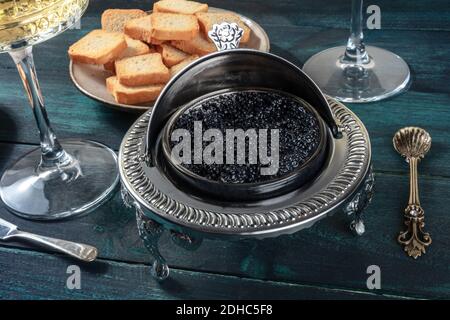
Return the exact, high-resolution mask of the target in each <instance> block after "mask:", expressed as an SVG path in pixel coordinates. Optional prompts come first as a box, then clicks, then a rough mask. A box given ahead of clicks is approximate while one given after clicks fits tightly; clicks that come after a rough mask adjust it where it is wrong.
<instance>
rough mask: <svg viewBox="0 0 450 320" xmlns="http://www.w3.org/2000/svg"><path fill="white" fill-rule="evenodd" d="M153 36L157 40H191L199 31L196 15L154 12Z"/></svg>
mask: <svg viewBox="0 0 450 320" xmlns="http://www.w3.org/2000/svg"><path fill="white" fill-rule="evenodd" d="M151 16H152V28H153V31H152V38H155V39H156V40H163V41H167V40H190V39H192V38H194V37H195V36H196V35H197V34H198V33H199V26H198V23H197V18H196V17H195V16H194V15H185V14H176V13H158V12H157V13H153V14H152V15H151Z"/></svg>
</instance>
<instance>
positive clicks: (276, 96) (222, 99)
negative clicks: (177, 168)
mask: <svg viewBox="0 0 450 320" xmlns="http://www.w3.org/2000/svg"><path fill="white" fill-rule="evenodd" d="M194 121H201V122H202V130H203V132H205V131H206V130H208V129H219V130H220V131H221V132H222V133H223V136H224V139H223V140H224V141H223V150H225V144H226V141H225V136H226V135H225V130H226V129H233V130H236V129H242V130H244V131H246V130H248V129H256V130H257V131H258V130H259V129H268V132H269V133H268V135H267V141H268V148H267V150H268V154H269V155H270V141H271V139H270V137H271V135H270V130H271V129H278V130H279V131H278V132H279V164H278V168H279V169H278V171H277V172H276V173H275V174H273V175H262V174H261V168H262V167H267V165H262V164H261V163H260V161H259V157H258V162H257V163H256V164H250V163H249V161H248V157H246V161H245V164H227V163H226V161H225V159H224V161H223V164H209V165H208V164H205V163H202V164H193V163H192V164H186V163H182V166H183V167H185V168H186V169H188V170H190V171H191V172H193V173H195V174H197V175H199V176H202V177H205V178H207V179H209V180H213V181H220V182H225V183H254V182H262V181H268V180H272V179H274V178H278V177H282V176H285V175H287V174H289V173H290V172H292V171H294V170H295V169H296V168H298V167H299V166H301V165H302V164H304V163H305V162H306V161H307V160H308V159H309V158H310V157H311V156H312V155H313V154H314V152H315V151H316V149H317V147H318V145H319V142H320V138H321V137H320V127H319V123H318V119H317V118H316V116H315V115H314V114H313V113H312V112H311V111H309V110H308V109H306V108H305V107H304V106H303V104H302V102H301V101H299V100H297V99H294V98H293V97H290V96H289V95H284V94H282V93H278V92H271V91H255V90H248V91H238V92H231V93H224V94H220V95H217V96H213V97H211V98H207V99H205V100H202V101H200V102H199V103H197V104H196V105H195V106H193V107H191V108H189V109H187V110H186V111H185V112H184V113H183V114H182V115H181V116H179V117H178V119H177V120H176V121H175V123H174V125H173V127H172V131H171V132H173V130H175V129H187V130H188V131H189V132H190V134H191V136H192V137H193V136H194ZM193 140H194V139H192V141H191V144H192V159H193V158H194V142H193ZM180 141H181V139H180ZM177 143H179V141H171V142H170V147H171V148H174V146H175V145H176V144H177ZM209 143H210V142H208V141H206V142H205V141H203V148H205V146H207V145H208V144H209ZM248 147H249V143H248V140H247V141H246V150H248ZM223 156H224V158H225V151H224V152H223Z"/></svg>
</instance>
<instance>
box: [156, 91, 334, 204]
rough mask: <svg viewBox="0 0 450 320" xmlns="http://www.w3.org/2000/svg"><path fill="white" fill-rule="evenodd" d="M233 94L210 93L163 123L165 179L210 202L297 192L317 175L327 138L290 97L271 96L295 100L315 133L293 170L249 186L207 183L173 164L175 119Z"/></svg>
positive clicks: (320, 126)
mask: <svg viewBox="0 0 450 320" xmlns="http://www.w3.org/2000/svg"><path fill="white" fill-rule="evenodd" d="M243 91H252V92H258V91H262V92H271V91H272V90H270V91H269V90H267V89H265V90H258V89H254V88H252V89H250V90H249V89H244V88H243ZM233 92H236V90H231V91H230V90H222V91H221V92H214V93H211V94H208V95H206V96H203V97H199V98H198V99H196V100H194V101H192V102H190V103H188V104H187V105H185V106H183V107H182V108H179V109H178V111H176V112H175V113H174V114H173V115H172V116H171V118H170V119H169V121H168V122H167V124H166V126H165V128H164V131H163V136H162V139H161V144H162V152H163V161H164V162H165V163H167V166H166V169H167V173H168V175H169V177H170V178H171V179H172V181H174V183H176V184H178V185H179V187H181V188H185V189H188V190H191V192H192V193H195V194H197V195H199V196H203V197H204V198H205V196H206V198H209V199H210V200H212V201H217V200H218V201H239V202H241V201H255V200H262V199H267V198H270V197H275V196H278V195H280V194H284V193H287V192H290V191H292V190H295V189H298V188H300V187H301V186H303V185H305V184H307V183H309V182H311V181H313V180H314V178H315V177H316V176H317V174H318V173H319V172H320V170H321V168H322V166H323V164H324V162H325V160H326V158H327V151H328V150H327V142H328V134H327V129H326V127H325V124H324V122H323V120H322V119H321V118H320V116H319V115H318V113H317V112H316V111H315V110H314V109H313V108H312V107H311V105H309V104H308V103H307V102H305V101H304V100H301V99H299V98H298V97H295V96H292V95H286V94H284V93H282V92H279V91H276V92H274V93H277V94H281V95H283V96H287V97H289V98H291V99H294V100H296V101H297V102H298V103H299V105H301V106H302V107H303V108H304V109H305V110H306V111H307V112H309V113H310V114H311V115H313V116H314V117H315V119H316V120H317V124H318V131H319V143H318V144H317V146H316V148H315V149H314V151H313V152H312V154H311V155H310V156H309V157H308V158H307V159H306V160H305V162H304V163H302V164H301V165H300V166H298V167H296V168H295V169H294V170H292V171H290V172H288V173H286V174H284V175H281V176H279V177H275V178H269V179H267V180H265V181H257V182H252V183H232V182H222V181H216V180H211V179H208V178H206V177H204V176H200V175H198V174H196V173H195V172H193V171H191V170H189V169H187V168H186V167H185V166H183V165H182V164H181V163H177V162H175V161H173V159H172V157H171V151H172V149H171V145H170V136H171V133H172V132H173V130H174V129H176V127H175V125H176V122H177V120H178V119H179V117H181V116H182V115H183V114H184V113H186V112H187V111H189V110H190V109H191V108H195V107H197V106H198V104H199V103H201V102H204V101H206V100H208V99H210V98H214V97H217V96H219V95H223V94H226V93H233Z"/></svg>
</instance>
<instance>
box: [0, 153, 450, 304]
mask: <svg viewBox="0 0 450 320" xmlns="http://www.w3.org/2000/svg"><path fill="white" fill-rule="evenodd" d="M3 148H4V145H3V144H0V149H3ZM28 148H29V147H28V146H15V147H14V150H13V151H12V152H9V154H8V155H7V157H8V159H9V158H14V157H16V156H17V153H22V152H24V151H25V149H28ZM2 154H3V153H2ZM1 162H4V159H1V158H0V163H1ZM0 167H1V166H0ZM376 178H377V181H376V193H375V198H374V201H373V203H372V204H371V206H370V207H369V209H368V210H367V212H366V229H367V231H366V234H365V235H364V236H362V237H360V238H355V237H354V236H353V235H352V234H351V233H350V232H349V230H348V222H349V219H348V218H347V217H345V216H344V215H342V214H340V215H335V216H333V217H330V218H328V219H326V220H323V221H321V222H320V223H318V224H316V225H314V226H313V227H312V228H310V229H307V230H303V231H301V232H298V233H296V234H294V235H290V236H282V237H279V238H276V239H266V240H261V241H257V240H246V241H238V242H236V241H235V242H228V241H211V240H206V241H204V242H203V244H202V246H201V247H200V248H199V249H198V250H197V251H195V252H188V251H185V250H183V249H181V248H178V247H177V246H175V245H174V244H173V243H172V242H171V241H170V239H169V236H168V235H167V234H166V235H165V236H163V238H162V239H161V242H160V243H161V248H162V253H163V255H164V256H165V257H166V258H167V259H168V262H169V264H170V265H171V266H173V267H176V268H180V269H189V270H198V271H204V272H213V273H223V274H230V275H235V276H243V277H249V278H255V279H267V280H274V281H287V282H292V283H308V284H314V285H324V284H325V285H327V286H334V287H342V288H348V289H351V290H365V289H366V280H367V276H368V275H367V274H366V269H367V267H368V266H369V265H378V266H380V268H381V271H382V289H383V290H384V292H386V293H391V294H394V295H412V296H417V297H433V298H435V297H445V298H449V297H450V252H449V250H448V244H449V243H450V235H449V233H448V232H447V231H448V230H449V228H450V217H449V215H448V213H447V211H446V210H445V208H446V206H447V199H449V198H450V180H449V179H442V178H424V177H422V176H421V180H420V190H421V199H422V204H423V206H424V208H425V211H426V230H427V231H429V232H430V233H431V235H432V237H433V244H432V245H431V247H430V249H429V252H427V254H426V255H425V256H423V257H421V258H419V259H418V260H413V259H411V258H409V257H407V256H406V255H405V254H404V253H403V251H402V249H401V247H400V246H399V245H398V244H397V242H396V236H397V234H398V232H399V231H400V230H401V229H402V212H403V208H404V206H405V205H406V201H407V196H408V181H407V178H406V177H403V176H398V175H388V174H378V175H377V177H376ZM0 217H2V218H6V219H7V220H10V221H12V222H14V223H16V224H18V225H19V226H20V227H22V228H23V229H24V230H28V231H32V232H36V233H41V234H44V235H49V236H54V237H60V238H64V239H68V240H73V241H82V242H86V243H89V244H93V245H95V246H97V247H98V249H99V250H100V256H101V257H102V258H105V259H113V260H120V261H129V262H135V263H147V264H148V263H150V262H151V261H152V259H151V257H150V256H149V255H148V253H147V251H146V249H145V248H144V247H143V245H142V243H141V241H140V239H139V237H138V234H137V230H136V226H135V217H134V213H133V212H132V211H131V210H126V209H125V208H124V207H123V205H122V204H121V201H120V198H119V196H118V195H117V196H116V197H115V198H114V199H113V200H112V201H110V202H108V203H107V204H105V205H104V206H102V207H101V208H99V209H97V210H96V211H95V212H94V213H92V214H90V215H88V216H86V217H84V218H80V219H76V220H69V221H64V222H57V223H38V222H31V221H25V220H22V219H19V218H16V217H15V216H13V215H11V214H10V213H8V212H7V211H6V210H5V208H0ZM10 245H13V246H17V244H16V243H12V244H10Z"/></svg>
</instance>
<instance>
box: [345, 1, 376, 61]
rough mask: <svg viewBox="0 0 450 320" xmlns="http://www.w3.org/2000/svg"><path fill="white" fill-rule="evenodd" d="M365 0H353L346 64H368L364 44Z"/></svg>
mask: <svg viewBox="0 0 450 320" xmlns="http://www.w3.org/2000/svg"><path fill="white" fill-rule="evenodd" d="M362 10H363V0H352V17H351V27H350V36H349V38H348V41H347V47H346V49H345V54H344V56H343V58H342V63H345V64H367V63H369V60H370V58H369V55H368V54H367V52H366V48H365V46H364V34H363V17H364V16H363V11H362Z"/></svg>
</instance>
